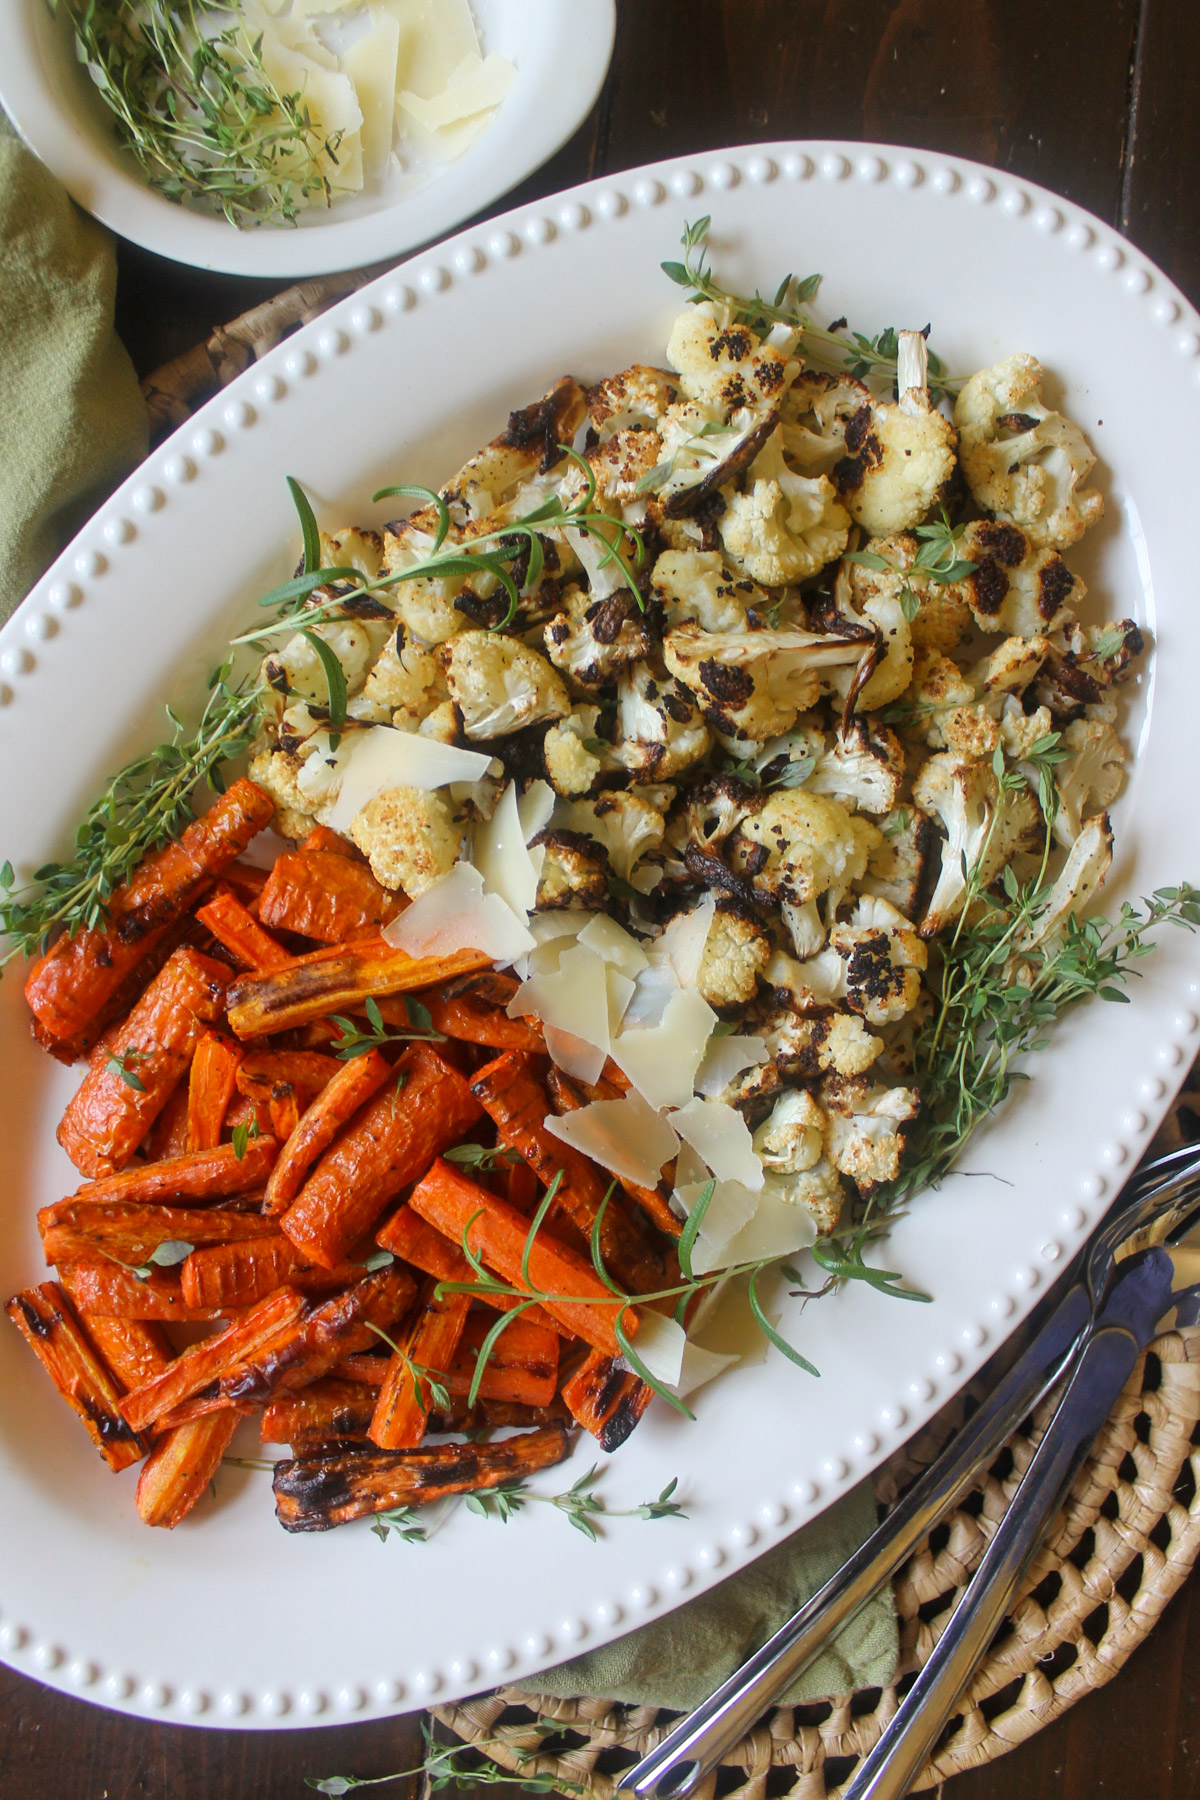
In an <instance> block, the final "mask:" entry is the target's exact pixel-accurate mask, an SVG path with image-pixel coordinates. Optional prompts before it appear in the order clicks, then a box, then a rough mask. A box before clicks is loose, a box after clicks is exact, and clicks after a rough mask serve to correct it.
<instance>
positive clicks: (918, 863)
mask: <svg viewBox="0 0 1200 1800" xmlns="http://www.w3.org/2000/svg"><path fill="white" fill-rule="evenodd" d="M879 824H880V829H881V831H882V833H883V841H882V842H881V843H880V844H878V845H877V846H876V847H875V849H874V850H872V852H871V854H870V857H869V858H868V860H867V872H866V874H865V875H864V876H863V878H862V880H861V881H860V882H859V883H858V887H859V891H860V892H861V893H863V894H873V895H874V896H875V897H876V898H877V899H879V900H886V901H888V903H889V904H890V905H892V906H894V907H895V908H896V911H897V912H899V913H903V915H904V917H905V918H906V919H912V918H915V917H916V910H917V903H918V900H919V899H920V894H921V882H922V878H923V877H924V874H925V869H926V866H927V864H928V862H929V856H930V852H931V849H932V846H933V839H934V831H933V826H932V825H931V824H930V822H929V820H928V818H927V817H926V816H925V814H924V813H923V812H922V811H921V809H920V808H919V807H917V806H901V807H897V809H896V811H895V812H892V813H889V814H888V816H887V817H886V818H885V819H880V821H879Z"/></svg>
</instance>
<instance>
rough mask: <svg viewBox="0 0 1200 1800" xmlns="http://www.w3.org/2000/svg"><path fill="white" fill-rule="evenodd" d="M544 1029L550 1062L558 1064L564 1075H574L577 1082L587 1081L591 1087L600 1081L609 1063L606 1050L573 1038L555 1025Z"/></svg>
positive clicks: (581, 1039) (545, 1026) (546, 1026)
mask: <svg viewBox="0 0 1200 1800" xmlns="http://www.w3.org/2000/svg"><path fill="white" fill-rule="evenodd" d="M542 1029H543V1031H544V1032H545V1036H546V1049H547V1051H548V1053H549V1056H550V1060H551V1062H554V1063H557V1065H558V1067H559V1068H560V1069H562V1071H563V1072H564V1074H567V1075H573V1076H574V1077H575V1079H576V1081H586V1082H587V1083H588V1085H589V1086H590V1085H591V1084H592V1082H594V1081H599V1079H600V1077H601V1075H602V1074H603V1073H604V1065H605V1063H606V1062H607V1061H608V1052H607V1051H606V1050H601V1049H599V1048H598V1047H597V1046H596V1045H595V1044H588V1043H585V1042H584V1040H583V1038H579V1037H572V1035H571V1033H570V1032H569V1031H557V1030H556V1029H555V1027H554V1026H553V1025H544V1026H543V1027H542Z"/></svg>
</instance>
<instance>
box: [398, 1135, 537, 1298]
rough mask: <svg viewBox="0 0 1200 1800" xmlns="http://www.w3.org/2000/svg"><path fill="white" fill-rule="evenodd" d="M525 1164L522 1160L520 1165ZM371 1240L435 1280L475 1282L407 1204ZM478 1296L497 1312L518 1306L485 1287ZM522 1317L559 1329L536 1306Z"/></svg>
mask: <svg viewBox="0 0 1200 1800" xmlns="http://www.w3.org/2000/svg"><path fill="white" fill-rule="evenodd" d="M521 1167H522V1168H524V1167H525V1165H524V1163H522V1165H521ZM375 1242H376V1243H377V1244H378V1245H380V1247H381V1248H382V1249H384V1250H390V1251H391V1252H392V1255H393V1256H398V1257H399V1258H400V1261H401V1262H406V1263H411V1265H412V1267H413V1268H414V1269H420V1270H421V1271H422V1272H423V1273H424V1274H426V1275H436V1276H437V1279H438V1280H439V1281H469V1282H472V1283H476V1282H478V1280H479V1277H478V1276H477V1275H476V1273H475V1271H474V1269H473V1268H472V1267H471V1265H470V1263H469V1262H468V1261H467V1259H466V1257H465V1256H464V1255H463V1253H462V1250H461V1249H460V1248H459V1246H458V1245H457V1244H452V1243H451V1242H450V1240H449V1238H445V1237H443V1236H442V1234H441V1232H440V1231H437V1230H435V1228H434V1227H433V1226H432V1225H427V1224H426V1223H425V1220H424V1219H421V1218H418V1216H417V1214H416V1213H415V1212H414V1211H413V1209H412V1207H411V1206H401V1207H399V1208H398V1209H397V1211H396V1212H394V1213H393V1214H392V1216H391V1218H390V1219H389V1220H388V1221H387V1223H386V1224H385V1225H383V1226H382V1227H381V1228H380V1230H379V1231H377V1232H376V1233H375ZM479 1299H480V1300H483V1301H485V1302H486V1304H487V1305H488V1306H491V1307H494V1308H495V1309H496V1311H497V1312H511V1311H512V1310H513V1308H514V1307H515V1306H520V1304H521V1302H520V1301H519V1300H513V1299H510V1298H509V1297H508V1296H507V1295H506V1294H489V1293H487V1292H486V1290H485V1291H484V1292H483V1293H481V1294H480V1295H479ZM521 1317H522V1318H523V1319H529V1320H530V1321H531V1322H532V1323H534V1324H536V1325H540V1326H542V1328H543V1329H544V1330H546V1331H559V1330H561V1327H560V1326H557V1325H556V1324H555V1322H554V1320H553V1319H552V1318H551V1317H550V1315H549V1313H548V1312H545V1311H544V1310H543V1308H542V1307H540V1306H527V1307H526V1308H525V1311H524V1312H523V1313H522V1314H521Z"/></svg>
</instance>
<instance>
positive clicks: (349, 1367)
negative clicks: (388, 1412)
mask: <svg viewBox="0 0 1200 1800" xmlns="http://www.w3.org/2000/svg"><path fill="white" fill-rule="evenodd" d="M380 1348H381V1349H382V1343H381V1344H380ZM390 1360H391V1358H390V1357H389V1356H387V1355H386V1354H384V1355H382V1356H371V1355H368V1354H367V1353H365V1352H364V1353H363V1354H362V1355H361V1356H339V1357H338V1359H337V1361H336V1362H335V1363H334V1365H333V1373H334V1374H335V1375H336V1376H337V1378H338V1380H339V1381H361V1382H363V1383H364V1384H365V1385H366V1386H367V1387H372V1388H381V1387H382V1386H383V1384H384V1382H385V1381H386V1380H387V1372H388V1363H389V1362H390ZM305 1392H307V1389H306V1390H305ZM374 1406H375V1402H374V1401H372V1402H371V1408H372V1411H374Z"/></svg>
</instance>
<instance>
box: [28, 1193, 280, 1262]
mask: <svg viewBox="0 0 1200 1800" xmlns="http://www.w3.org/2000/svg"><path fill="white" fill-rule="evenodd" d="M271 1229H272V1227H271V1222H270V1220H269V1219H264V1218H263V1217H262V1215H261V1214H260V1213H234V1212H218V1211H217V1210H216V1209H215V1208H211V1209H208V1210H205V1211H201V1210H199V1209H198V1208H195V1207H182V1206H136V1205H129V1204H127V1203H125V1202H124V1201H116V1202H110V1203H109V1204H108V1205H103V1206H101V1205H97V1204H96V1203H95V1202H93V1201H89V1200H76V1199H74V1198H72V1199H70V1200H59V1201H56V1203H55V1204H54V1205H53V1206H44V1207H43V1208H42V1210H41V1211H40V1212H39V1213H38V1230H39V1231H40V1232H41V1234H42V1248H43V1249H44V1251H45V1253H46V1261H47V1262H48V1263H90V1262H100V1261H102V1260H103V1259H104V1258H105V1257H115V1258H116V1259H117V1261H118V1262H122V1263H126V1264H128V1265H129V1266H130V1267H133V1268H138V1267H140V1266H141V1265H142V1264H143V1263H145V1262H146V1261H147V1259H148V1258H149V1257H150V1255H151V1253H152V1252H153V1251H155V1250H157V1249H158V1247H159V1245H160V1244H167V1243H183V1244H193V1245H200V1244H226V1243H236V1242H240V1241H242V1240H244V1239H246V1238H254V1237H263V1236H265V1235H266V1234H267V1233H268V1232H270V1231H271Z"/></svg>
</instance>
